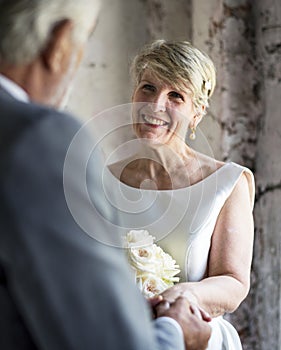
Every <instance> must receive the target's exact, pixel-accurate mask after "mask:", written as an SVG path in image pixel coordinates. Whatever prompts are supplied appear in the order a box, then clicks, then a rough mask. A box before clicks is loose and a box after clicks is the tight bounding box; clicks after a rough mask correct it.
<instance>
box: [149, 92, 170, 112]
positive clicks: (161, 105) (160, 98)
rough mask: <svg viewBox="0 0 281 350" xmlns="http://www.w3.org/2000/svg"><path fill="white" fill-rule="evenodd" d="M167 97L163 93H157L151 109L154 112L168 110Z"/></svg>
mask: <svg viewBox="0 0 281 350" xmlns="http://www.w3.org/2000/svg"><path fill="white" fill-rule="evenodd" d="M166 106H167V98H166V96H165V95H163V94H157V95H156V96H154V99H153V100H152V101H151V109H152V111H153V112H154V113H157V112H166Z"/></svg>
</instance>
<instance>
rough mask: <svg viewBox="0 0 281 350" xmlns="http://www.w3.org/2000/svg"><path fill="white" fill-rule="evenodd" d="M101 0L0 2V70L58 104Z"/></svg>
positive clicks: (42, 98)
mask: <svg viewBox="0 0 281 350" xmlns="http://www.w3.org/2000/svg"><path fill="white" fill-rule="evenodd" d="M99 2H100V1H99V0H13V1H11V0H0V33H1V36H0V73H2V74H4V75H6V76H7V77H8V78H10V79H12V80H14V81H15V82H16V83H18V84H19V85H21V86H22V87H23V88H24V89H25V90H26V91H27V92H28V93H29V95H30V97H31V99H33V100H35V101H37V102H43V103H48V104H53V105H57V104H59V102H60V100H61V99H62V98H63V95H64V93H65V91H66V89H67V88H68V87H69V86H68V85H69V83H70V80H71V78H72V76H73V73H74V72H75V70H76V68H77V65H78V63H79V61H80V59H81V57H82V53H83V49H84V46H85V43H86V42H87V39H88V37H89V34H90V32H91V31H92V30H93V27H94V25H95V21H96V18H97V14H98V11H99Z"/></svg>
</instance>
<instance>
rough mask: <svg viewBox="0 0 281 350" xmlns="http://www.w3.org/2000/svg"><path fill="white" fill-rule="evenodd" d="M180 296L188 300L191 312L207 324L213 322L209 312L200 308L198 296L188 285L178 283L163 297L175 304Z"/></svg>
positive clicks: (162, 295) (163, 294) (165, 292)
mask: <svg viewBox="0 0 281 350" xmlns="http://www.w3.org/2000/svg"><path fill="white" fill-rule="evenodd" d="M180 296H182V297H184V298H186V299H187V300H188V302H189V304H190V310H191V312H192V313H193V314H194V315H195V316H197V317H198V318H199V319H200V320H204V321H207V322H210V321H211V320H212V318H211V316H210V315H209V314H208V312H206V311H205V310H204V309H202V308H201V307H200V306H199V304H198V301H197V298H196V296H195V295H194V294H193V293H192V291H191V290H190V289H189V284H188V283H178V284H176V285H174V286H173V287H171V288H168V289H166V290H165V291H164V292H163V293H162V294H161V297H162V298H163V299H165V300H167V301H168V302H170V303H172V302H174V301H175V300H176V299H177V298H178V297H180ZM158 298H159V297H158Z"/></svg>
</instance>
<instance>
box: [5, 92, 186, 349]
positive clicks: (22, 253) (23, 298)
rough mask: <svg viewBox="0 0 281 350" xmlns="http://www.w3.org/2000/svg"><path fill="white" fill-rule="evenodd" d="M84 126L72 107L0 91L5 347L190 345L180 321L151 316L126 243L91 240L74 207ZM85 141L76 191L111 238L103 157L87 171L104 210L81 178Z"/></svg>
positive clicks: (98, 228)
mask: <svg viewBox="0 0 281 350" xmlns="http://www.w3.org/2000/svg"><path fill="white" fill-rule="evenodd" d="M79 128H80V124H79V123H78V122H77V121H76V120H75V119H73V118H72V117H70V116H68V115H65V114H62V113H59V112H57V111H55V110H52V109H49V108H46V107H43V106H39V105H35V104H25V103H21V102H19V101H16V100H15V99H13V98H12V97H11V96H9V95H8V94H7V93H5V92H4V91H3V90H0V349H1V350H10V349H14V350H22V349H45V350H68V349H69V350H70V349H71V350H74V349H77V350H78V349H81V350H88V349H89V350H90V349H91V350H92V349H97V350H107V349H115V350H118V349H120V350H134V349H136V350H149V349H151V350H155V349H182V348H183V344H182V339H180V337H179V334H178V331H177V329H176V328H175V327H173V326H172V325H170V324H169V323H167V322H165V319H163V320H161V318H160V319H159V320H158V321H156V322H152V321H151V320H150V315H149V311H148V309H147V306H146V303H145V301H144V300H143V298H142V297H141V295H140V293H139V292H138V291H137V289H136V287H135V285H134V284H133V282H132V281H131V276H130V272H129V268H128V266H127V263H126V260H125V258H124V255H123V252H122V250H120V249H117V248H114V247H110V246H109V245H105V244H102V243H100V242H98V241H97V240H95V239H94V238H91V237H90V236H89V235H88V234H86V233H85V232H84V230H83V229H81V227H80V226H79V225H78V224H77V222H76V221H75V220H74V218H73V216H72V215H71V213H70V211H69V208H68V206H67V203H66V200H65V194H64V188H63V165H64V160H65V156H66V152H67V150H68V147H69V144H70V142H71V140H72V138H73V136H74V135H75V133H76V132H77V131H78V130H79ZM83 140H84V141H83V142H85V145H86V144H87V143H88V142H92V140H91V138H90V136H89V135H85V137H84V138H83ZM83 149H84V145H83V144H82V145H81V149H79V150H77V153H76V154H75V155H74V156H73V164H74V167H73V173H72V174H71V176H70V185H71V186H72V187H71V190H73V193H74V194H75V199H76V201H77V204H78V208H80V209H81V213H82V214H83V215H84V217H85V218H86V219H87V220H88V222H92V233H93V235H95V233H97V234H98V235H102V236H104V237H107V239H108V240H110V235H111V234H112V232H110V225H107V224H106V220H104V217H107V218H108V219H109V220H110V221H114V220H115V217H114V212H113V211H112V210H111V208H110V207H109V205H108V204H106V201H105V199H104V197H103V193H102V190H101V183H100V177H99V174H98V172H97V169H100V168H101V166H100V160H99V159H98V155H95V157H94V158H93V160H92V162H90V163H89V167H88V172H87V175H88V176H87V178H88V179H89V181H88V189H89V194H90V197H91V200H92V203H93V205H94V206H95V208H97V210H96V211H92V210H91V209H89V207H88V202H87V200H85V198H84V194H83V191H81V186H82V185H81V184H79V181H77V182H76V181H75V179H76V169H77V168H78V167H75V164H76V161H77V164H79V159H80V157H83ZM77 171H78V170H77ZM100 237H101V236H100Z"/></svg>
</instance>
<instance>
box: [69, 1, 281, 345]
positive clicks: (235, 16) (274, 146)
mask: <svg viewBox="0 0 281 350" xmlns="http://www.w3.org/2000/svg"><path fill="white" fill-rule="evenodd" d="M102 3H103V7H102V13H101V15H100V19H99V23H98V25H97V28H96V31H95V33H94V35H93V37H92V38H91V40H90V44H89V46H88V49H87V52H86V53H85V57H84V60H83V63H82V66H81V68H80V70H79V72H78V75H77V78H76V80H75V83H74V88H73V90H72V93H71V98H70V101H69V103H68V105H67V109H68V110H69V111H70V112H73V113H75V114H77V115H78V116H79V117H80V118H81V119H82V120H85V121H86V120H87V119H89V118H91V117H93V116H94V115H95V114H97V113H99V112H101V111H103V110H105V109H108V108H111V107H114V106H117V105H120V104H124V103H129V102H130V101H131V93H132V90H131V89H132V85H131V81H130V77H129V65H130V62H131V60H132V58H133V57H134V55H135V54H136V53H137V51H138V50H139V49H140V48H141V47H142V46H143V45H144V44H145V43H148V42H151V41H152V40H154V39H183V40H189V41H191V42H192V43H193V44H194V45H195V46H196V47H198V48H199V49H202V50H203V51H205V52H207V53H208V54H209V55H210V56H211V58H212V59H213V61H214V63H215V66H216V69H217V79H218V82H217V88H216V92H215V94H214V96H213V98H212V99H211V106H210V109H209V111H208V114H207V116H205V118H204V120H203V122H202V123H201V124H200V131H202V133H203V135H204V137H202V136H200V135H201V133H199V135H198V137H197V139H196V142H195V146H194V148H196V149H199V150H200V151H202V152H206V153H209V150H207V149H204V147H205V146H204V145H205V144H206V142H205V141H204V140H203V139H205V138H207V140H208V144H209V146H210V147H211V149H212V153H213V154H214V156H215V157H216V158H217V159H220V160H224V161H235V162H237V163H240V164H242V165H245V166H247V167H249V168H250V169H251V170H252V171H253V172H254V174H255V179H256V202H255V209H254V217H255V227H256V228H255V245H254V259H253V266H252V286H251V291H250V293H249V296H248V297H247V299H246V300H245V301H244V302H243V303H242V305H241V306H240V308H239V309H238V310H237V311H236V312H235V313H234V314H232V315H229V316H227V317H228V318H230V320H231V322H232V323H233V324H234V325H235V327H236V329H237V330H238V331H239V334H240V337H241V339H242V343H243V347H244V350H269V349H270V350H280V349H281V319H280V314H281V312H280V311H281V287H280V285H281V215H280V211H281V200H280V199H281V157H280V155H281V1H280V0H256V1H254V0H252V1H250V0H103V1H102ZM203 141H204V142H203Z"/></svg>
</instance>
